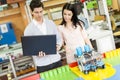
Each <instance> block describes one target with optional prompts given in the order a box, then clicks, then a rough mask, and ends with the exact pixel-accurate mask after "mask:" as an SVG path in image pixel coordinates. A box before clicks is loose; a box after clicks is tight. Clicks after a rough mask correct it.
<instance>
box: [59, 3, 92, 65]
mask: <svg viewBox="0 0 120 80" xmlns="http://www.w3.org/2000/svg"><path fill="white" fill-rule="evenodd" d="M75 10H76V9H75V5H74V4H71V3H66V4H65V5H64V6H63V9H62V17H63V20H62V22H61V24H60V25H59V26H58V30H59V31H60V33H61V35H62V38H63V41H64V42H63V43H64V44H65V45H64V46H65V50H66V58H67V63H68V64H70V63H72V62H74V61H75V58H74V54H75V51H76V48H77V47H82V49H83V47H84V45H85V44H88V45H89V46H90V48H93V47H92V45H91V42H90V40H89V38H88V37H87V34H86V32H85V29H84V27H83V24H84V23H83V22H82V21H80V20H79V19H78V17H77V11H75Z"/></svg>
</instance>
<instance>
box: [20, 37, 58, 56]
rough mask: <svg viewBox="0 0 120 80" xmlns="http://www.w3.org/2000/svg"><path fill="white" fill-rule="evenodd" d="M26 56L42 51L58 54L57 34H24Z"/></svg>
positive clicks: (23, 43)
mask: <svg viewBox="0 0 120 80" xmlns="http://www.w3.org/2000/svg"><path fill="white" fill-rule="evenodd" d="M21 43H22V49H23V55H24V56H32V55H38V53H39V52H40V51H43V52H45V53H46V55H47V54H56V35H39V36H22V37H21Z"/></svg>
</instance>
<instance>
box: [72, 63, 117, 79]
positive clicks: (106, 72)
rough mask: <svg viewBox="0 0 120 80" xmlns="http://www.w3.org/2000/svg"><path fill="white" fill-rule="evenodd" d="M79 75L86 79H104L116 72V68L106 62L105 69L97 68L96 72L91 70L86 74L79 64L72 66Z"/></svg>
mask: <svg viewBox="0 0 120 80" xmlns="http://www.w3.org/2000/svg"><path fill="white" fill-rule="evenodd" d="M70 69H71V70H72V71H73V72H74V73H75V74H76V75H77V76H79V77H82V78H83V79H84V80H104V79H106V78H109V77H111V76H113V75H114V74H115V72H116V71H115V69H114V68H112V66H111V65H110V64H105V69H97V71H96V72H92V71H90V72H89V74H84V73H83V72H81V71H80V70H79V68H78V66H76V67H73V68H70Z"/></svg>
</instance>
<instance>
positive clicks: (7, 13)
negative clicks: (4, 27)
mask: <svg viewBox="0 0 120 80" xmlns="http://www.w3.org/2000/svg"><path fill="white" fill-rule="evenodd" d="M19 13H20V8H13V9H8V10H4V11H2V12H0V18H1V17H7V16H10V15H15V14H19Z"/></svg>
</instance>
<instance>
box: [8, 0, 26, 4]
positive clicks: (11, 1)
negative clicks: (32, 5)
mask: <svg viewBox="0 0 120 80" xmlns="http://www.w3.org/2000/svg"><path fill="white" fill-rule="evenodd" d="M20 1H24V0H7V4H12V3H16V2H20Z"/></svg>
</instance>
